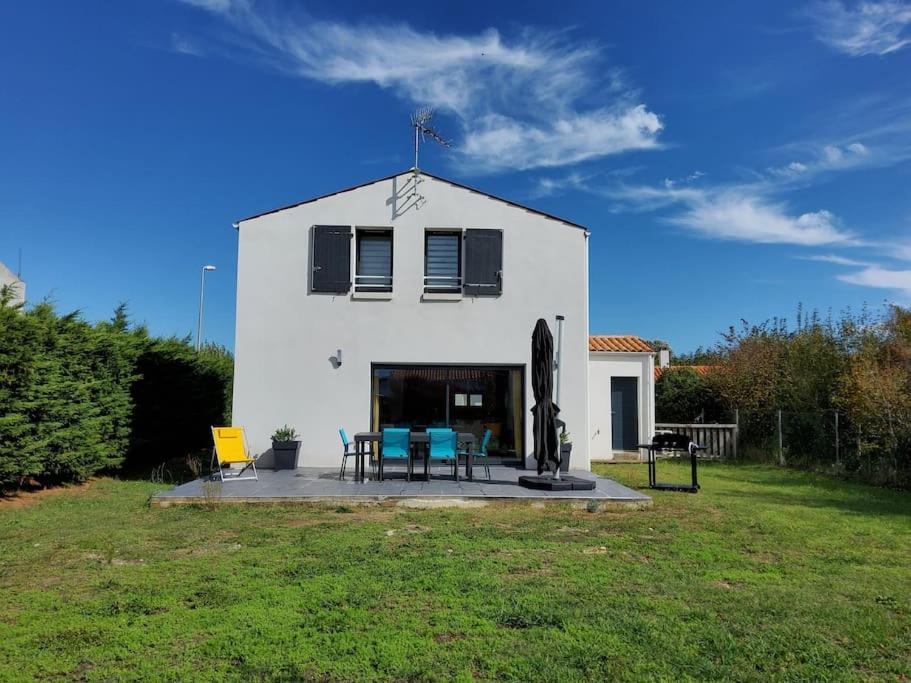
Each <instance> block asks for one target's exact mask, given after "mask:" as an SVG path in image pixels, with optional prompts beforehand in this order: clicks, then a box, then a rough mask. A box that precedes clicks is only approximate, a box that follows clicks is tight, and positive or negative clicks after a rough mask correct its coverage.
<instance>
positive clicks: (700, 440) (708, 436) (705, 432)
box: [655, 423, 739, 458]
mask: <svg viewBox="0 0 911 683" xmlns="http://www.w3.org/2000/svg"><path fill="white" fill-rule="evenodd" d="M655 429H656V431H659V432H660V431H664V432H674V433H675V434H686V435H687V436H688V437H690V438H691V439H692V440H693V441H695V442H696V443H697V444H699V445H700V446H705V448H706V451H705V455H708V456H713V457H716V458H736V457H737V438H738V436H739V434H738V431H739V430H738V427H737V425H736V424H668V423H665V424H656V425H655Z"/></svg>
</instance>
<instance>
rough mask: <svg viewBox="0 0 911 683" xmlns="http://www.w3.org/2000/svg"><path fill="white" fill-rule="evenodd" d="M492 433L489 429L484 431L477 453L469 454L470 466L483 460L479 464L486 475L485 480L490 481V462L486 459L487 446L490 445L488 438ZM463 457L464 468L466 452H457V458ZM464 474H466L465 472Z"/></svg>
mask: <svg viewBox="0 0 911 683" xmlns="http://www.w3.org/2000/svg"><path fill="white" fill-rule="evenodd" d="M491 434H492V432H491V431H490V430H489V429H485V430H484V436H483V437H481V445H480V446H478V450H477V451H473V452H472V454H471V461H472V463H471V464H472V466H473V465H474V464H475V463H477V462H478V459H480V458H483V461H482V462H481V463H480V464H482V465H484V470H485V471H486V473H487V478H488V479H490V462H489V461H488V459H487V446H488V444H490V436H491ZM463 455H464V456H465V467H466V469H467V467H468V451H459V456H463ZM465 474H468V472H466V473H465Z"/></svg>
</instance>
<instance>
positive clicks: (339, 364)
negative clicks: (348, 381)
mask: <svg viewBox="0 0 911 683" xmlns="http://www.w3.org/2000/svg"><path fill="white" fill-rule="evenodd" d="M335 367H337V368H340V367H342V350H341V349H338V350H337V351H336V352H335Z"/></svg>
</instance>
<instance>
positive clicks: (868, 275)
mask: <svg viewBox="0 0 911 683" xmlns="http://www.w3.org/2000/svg"><path fill="white" fill-rule="evenodd" d="M838 279H839V280H841V281H842V282H848V283H850V284H852V285H861V286H863V287H876V288H879V289H891V290H897V291H900V292H902V293H903V294H905V295H906V296H911V270H890V269H888V268H882V267H880V266H875V265H873V266H869V267H867V268H864V269H862V270H858V271H856V272H854V273H846V274H844V275H839V276H838Z"/></svg>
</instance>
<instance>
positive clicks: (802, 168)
mask: <svg viewBox="0 0 911 683" xmlns="http://www.w3.org/2000/svg"><path fill="white" fill-rule="evenodd" d="M811 154H812V153H811ZM876 161H877V159H876V158H875V157H873V156H872V155H871V151H870V149H869V148H868V147H867V146H866V145H864V144H863V143H860V142H851V143H849V144H847V145H834V144H829V145H824V146H823V147H822V148H821V149H818V151H816V152H815V157H814V158H810V159H804V160H802V161H792V162H790V163H789V164H787V165H786V166H779V167H772V168H769V169H767V172H768V175H770V176H772V177H773V178H775V179H776V180H777V179H781V180H805V179H807V178H808V177H810V176H812V175H816V174H819V173H824V172H826V171H845V170H848V169H851V168H858V167H861V166H864V165H867V164H869V163H875V162H876Z"/></svg>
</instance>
